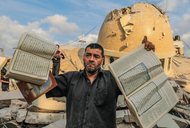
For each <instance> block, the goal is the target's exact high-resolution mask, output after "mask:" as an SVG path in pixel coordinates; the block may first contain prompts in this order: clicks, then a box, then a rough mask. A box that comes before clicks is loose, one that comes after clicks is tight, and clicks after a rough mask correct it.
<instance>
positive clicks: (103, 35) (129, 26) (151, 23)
mask: <svg viewBox="0 0 190 128" xmlns="http://www.w3.org/2000/svg"><path fill="white" fill-rule="evenodd" d="M168 21H169V19H168V17H167V15H166V13H165V12H163V11H162V10H161V9H160V8H159V7H157V6H155V5H153V4H148V3H137V4H134V5H133V6H132V7H127V8H125V7H124V8H122V9H120V10H117V9H114V10H112V11H110V12H109V13H108V15H107V16H106V18H105V20H104V22H103V24H102V27H101V29H100V32H99V36H98V43H99V44H101V45H102V46H103V47H104V48H105V49H109V50H113V51H118V52H129V51H131V50H133V49H135V48H136V47H138V46H139V45H140V44H141V43H142V40H143V38H144V36H145V35H146V36H147V37H148V40H149V41H151V42H153V43H154V44H155V46H156V51H155V52H156V53H166V52H171V51H174V47H173V36H172V31H171V28H170V25H169V22H168Z"/></svg>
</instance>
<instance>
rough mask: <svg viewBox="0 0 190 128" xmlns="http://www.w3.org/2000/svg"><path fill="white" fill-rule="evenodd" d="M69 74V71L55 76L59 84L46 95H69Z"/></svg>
mask: <svg viewBox="0 0 190 128" xmlns="http://www.w3.org/2000/svg"><path fill="white" fill-rule="evenodd" d="M69 75H70V74H69V73H65V74H61V75H59V76H55V80H56V82H57V86H56V87H55V88H53V89H52V90H50V91H49V92H47V93H46V97H47V98H49V97H62V96H67V92H68V90H69V79H70V78H69Z"/></svg>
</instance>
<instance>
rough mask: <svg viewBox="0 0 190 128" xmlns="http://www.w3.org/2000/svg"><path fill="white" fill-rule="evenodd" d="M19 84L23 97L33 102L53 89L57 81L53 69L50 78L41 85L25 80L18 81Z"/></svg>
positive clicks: (28, 101)
mask: <svg viewBox="0 0 190 128" xmlns="http://www.w3.org/2000/svg"><path fill="white" fill-rule="evenodd" d="M17 86H18V88H19V90H20V91H21V93H22V95H23V97H24V98H25V100H26V102H27V103H28V104H30V103H32V102H33V101H34V100H35V99H37V98H39V97H40V96H42V95H43V94H45V93H47V92H48V91H50V90H51V89H53V88H54V87H56V86H57V82H56V80H55V79H54V76H53V75H52V73H51V71H50V72H49V76H48V80H47V81H46V82H45V83H44V84H43V85H41V86H39V85H35V84H32V83H27V82H23V81H19V82H17Z"/></svg>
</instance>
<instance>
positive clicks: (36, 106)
mask: <svg viewBox="0 0 190 128" xmlns="http://www.w3.org/2000/svg"><path fill="white" fill-rule="evenodd" d="M28 109H29V110H31V111H33V112H49V113H51V112H63V111H66V103H62V102H57V101H54V100H50V99H45V98H43V97H40V98H38V99H36V100H35V101H33V103H32V105H31V106H29V107H28Z"/></svg>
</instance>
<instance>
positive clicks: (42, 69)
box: [12, 50, 50, 77]
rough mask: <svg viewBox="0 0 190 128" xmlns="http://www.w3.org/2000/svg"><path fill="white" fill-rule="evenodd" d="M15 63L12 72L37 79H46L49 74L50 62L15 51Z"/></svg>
mask: <svg viewBox="0 0 190 128" xmlns="http://www.w3.org/2000/svg"><path fill="white" fill-rule="evenodd" d="M16 54H17V55H16V58H15V62H14V63H13V66H12V70H15V71H20V72H24V73H27V74H30V75H35V76H38V77H46V75H47V74H48V72H49V67H50V61H48V60H45V59H41V58H39V57H37V56H34V55H32V54H28V53H25V52H22V51H20V50H17V51H16Z"/></svg>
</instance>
